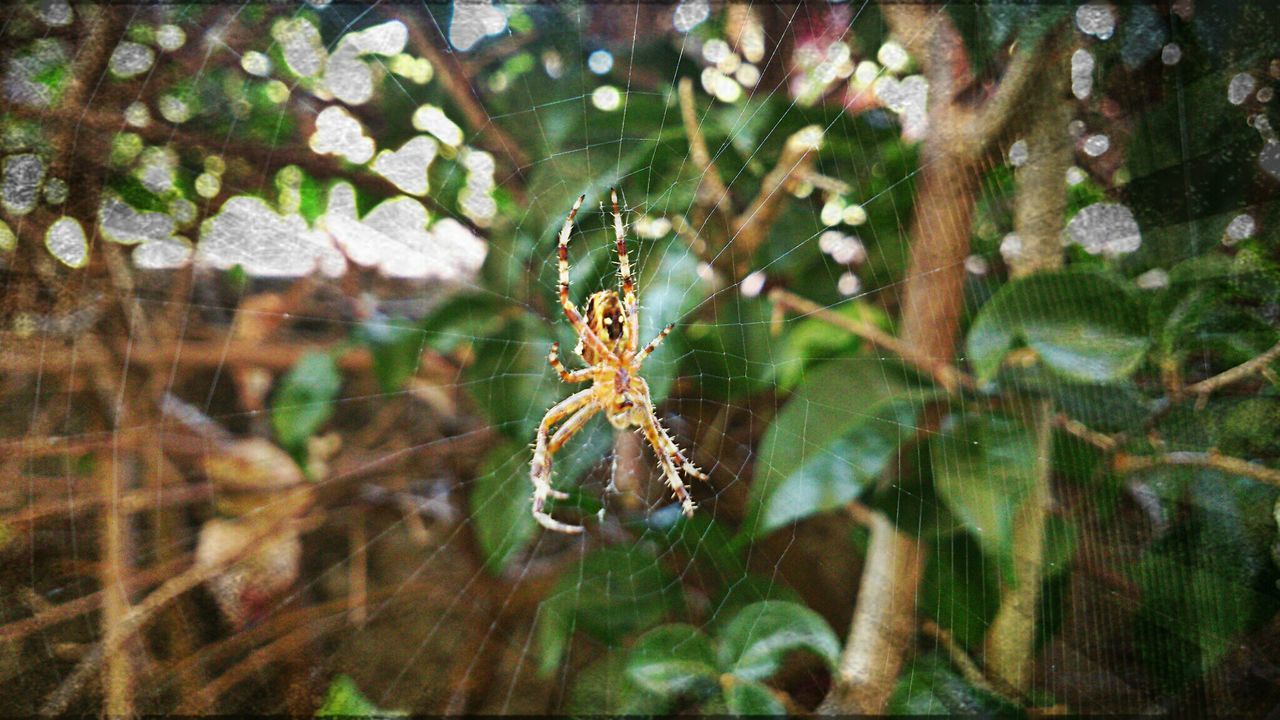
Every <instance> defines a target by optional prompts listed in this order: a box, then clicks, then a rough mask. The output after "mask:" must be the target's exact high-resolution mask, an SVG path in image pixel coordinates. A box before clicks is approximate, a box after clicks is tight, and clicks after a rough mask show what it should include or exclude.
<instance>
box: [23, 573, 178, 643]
mask: <svg viewBox="0 0 1280 720" xmlns="http://www.w3.org/2000/svg"><path fill="white" fill-rule="evenodd" d="M190 564H191V557H190V556H184V557H179V558H174V559H173V560H170V561H168V562H164V563H161V564H159V565H156V566H155V567H151V568H147V569H146V570H142V571H139V572H136V573H133V574H132V575H130V576H129V577H128V578H127V579H126V580H125V588H126V589H127V590H128V591H129V592H136V591H138V590H141V589H143V588H145V587H149V586H151V585H154V584H155V583H157V582H160V580H162V579H163V578H167V577H171V576H172V575H173V574H174V573H176V572H179V571H180V570H181V569H182V568H184V567H186V566H188V565H190ZM102 601H103V591H101V590H99V591H98V592H95V593H90V594H88V595H85V596H84V597H79V598H76V599H75V600H68V601H67V602H64V603H62V604H60V605H54V606H53V607H51V608H49V609H48V610H44V611H41V612H39V613H37V614H35V615H32V616H31V617H28V618H23V619H22V620H16V621H14V622H11V623H9V624H8V625H4V626H0V641H6V640H7V641H11V642H18V641H20V640H22V639H23V638H25V637H26V636H28V635H30V634H31V633H34V632H39V631H40V630H43V629H45V628H47V627H52V626H54V625H57V624H58V623H62V622H66V621H68V620H72V619H75V618H78V617H80V616H81V615H84V614H85V613H89V612H93V611H94V610H96V609H98V608H99V607H101V606H102Z"/></svg>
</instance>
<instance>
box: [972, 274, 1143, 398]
mask: <svg viewBox="0 0 1280 720" xmlns="http://www.w3.org/2000/svg"><path fill="white" fill-rule="evenodd" d="M1018 341H1022V342H1025V343H1026V344H1027V345H1028V346H1030V347H1031V348H1032V349H1033V350H1035V351H1036V353H1037V354H1038V355H1039V356H1040V359H1041V361H1042V362H1043V363H1044V364H1045V366H1046V367H1048V368H1049V369H1050V370H1052V371H1053V372H1054V373H1056V374H1058V375H1060V376H1062V377H1064V378H1066V379H1070V380H1076V381H1080V382H1115V381H1117V380H1121V379H1123V378H1125V377H1127V376H1128V375H1129V374H1131V373H1132V372H1133V371H1134V370H1136V369H1137V368H1138V365H1139V364H1140V363H1141V362H1142V359H1143V357H1144V356H1145V354H1146V350H1147V345H1148V339H1147V335H1146V327H1145V323H1144V321H1143V317H1142V314H1141V312H1140V309H1139V307H1138V304H1137V302H1136V300H1135V298H1134V297H1133V293H1132V291H1131V290H1130V289H1129V287H1128V286H1127V285H1125V284H1124V283H1123V282H1121V281H1120V280H1118V279H1116V278H1114V277H1111V276H1110V275H1105V274H1102V273H1096V272H1082V271H1075V270H1066V271H1061V272H1056V273H1041V274H1037V275H1031V276H1028V277H1025V278H1022V279H1020V280H1014V281H1012V282H1010V283H1009V284H1007V285H1005V286H1004V287H1003V288H1001V289H1000V291H999V292H997V293H996V295H995V297H993V298H991V300H990V301H989V302H988V303H987V304H986V305H984V306H983V308H982V310H981V311H980V312H979V313H978V317H977V319H976V320H975V321H974V323H973V326H972V327H971V328H970V330H969V336H968V339H967V345H968V352H969V361H970V362H971V363H972V364H973V367H974V369H975V370H976V371H977V374H978V376H979V377H980V378H982V379H984V380H989V379H991V378H993V377H995V374H996V371H997V370H998V369H999V368H1000V361H1001V360H1003V359H1004V356H1005V353H1007V352H1008V351H1009V350H1010V349H1012V347H1013V345H1014V344H1015V343H1016V342H1018Z"/></svg>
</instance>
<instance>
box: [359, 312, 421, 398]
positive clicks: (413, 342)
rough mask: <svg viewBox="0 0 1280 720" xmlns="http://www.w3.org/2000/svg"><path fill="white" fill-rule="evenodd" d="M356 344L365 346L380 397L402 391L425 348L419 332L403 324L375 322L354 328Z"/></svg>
mask: <svg viewBox="0 0 1280 720" xmlns="http://www.w3.org/2000/svg"><path fill="white" fill-rule="evenodd" d="M355 335H356V340H357V341H359V342H362V343H364V344H365V345H367V346H368V348H369V352H370V353H371V354H372V355H373V373H374V375H376V376H377V378H378V387H380V388H381V389H382V392H384V393H392V392H396V391H399V390H401V389H403V388H404V384H405V383H406V382H407V381H408V380H409V378H410V377H412V376H413V374H414V373H415V372H417V371H418V359H419V358H420V357H421V356H422V348H423V346H424V345H425V344H426V340H425V335H424V334H423V332H422V331H421V330H419V329H418V328H417V327H414V326H413V325H411V324H409V323H408V322H407V321H404V320H389V319H386V318H376V319H369V320H366V321H364V322H362V323H360V325H358V326H357V327H356V331H355Z"/></svg>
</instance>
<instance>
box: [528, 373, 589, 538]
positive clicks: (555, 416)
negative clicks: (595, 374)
mask: <svg viewBox="0 0 1280 720" xmlns="http://www.w3.org/2000/svg"><path fill="white" fill-rule="evenodd" d="M593 405H595V398H594V396H593V391H592V389H591V388H585V389H583V390H579V391H578V392H576V393H574V394H572V395H570V396H569V397H567V398H565V399H564V400H561V401H560V402H559V403H557V404H556V405H555V406H553V407H552V408H551V409H550V410H548V411H547V414H546V415H544V416H543V418H542V422H541V423H539V425H538V438H537V440H536V441H534V450H533V463H532V465H530V467H529V480H530V481H531V482H532V483H533V517H534V519H535V520H537V521H538V524H539V525H542V526H543V527H545V528H547V529H548V530H555V531H556V532H563V533H580V532H582V527H581V526H578V525H567V524H565V523H562V522H559V521H557V520H554V519H552V518H551V516H550V515H547V514H546V512H544V511H543V509H542V508H543V507H544V506H545V505H546V503H547V498H556V499H559V500H563V499H565V498H567V497H568V495H566V494H565V493H563V492H560V491H558V490H554V489H552V487H551V456H552V455H553V454H554V453H555V450H553V449H549V448H548V447H547V433H549V432H550V431H551V426H553V425H555V424H556V423H557V422H560V421H561V420H563V419H565V418H570V420H569V423H566V425H569V424H572V423H573V421H574V419H575V418H573V417H570V416H572V415H574V413H576V412H578V411H579V410H581V409H583V408H587V407H590V406H593ZM582 422H585V420H583V421H581V422H579V424H578V428H580V427H581V423H582ZM563 431H564V428H563V427H562V428H561V429H560V432H557V433H556V436H555V438H556V439H558V440H559V441H560V443H559V445H556V446H555V449H559V447H560V446H561V445H563V444H564V442H565V441H566V440H568V439H569V436H570V435H572V434H573V432H575V431H576V429H575V430H574V431H570V432H568V433H564V432H563ZM562 435H563V437H562ZM553 444H554V442H553Z"/></svg>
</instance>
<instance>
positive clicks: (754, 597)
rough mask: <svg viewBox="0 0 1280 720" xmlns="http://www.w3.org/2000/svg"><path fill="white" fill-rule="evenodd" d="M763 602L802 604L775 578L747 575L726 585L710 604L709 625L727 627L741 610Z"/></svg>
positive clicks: (793, 592) (794, 594)
mask: <svg viewBox="0 0 1280 720" xmlns="http://www.w3.org/2000/svg"><path fill="white" fill-rule="evenodd" d="M764 600H780V601H785V602H789V603H800V602H803V600H802V599H801V597H800V594H799V593H797V592H796V591H795V590H792V589H791V588H789V587H787V586H786V585H783V584H781V583H779V582H778V581H777V579H776V578H772V577H764V576H762V575H747V576H745V577H742V578H739V579H736V580H734V581H733V582H731V583H729V584H728V585H726V586H725V588H724V590H723V591H722V592H721V593H720V594H719V595H717V596H716V597H715V599H714V600H713V601H712V602H711V607H710V611H709V615H710V616H711V621H710V625H711V626H712V627H717V628H718V627H722V626H724V625H727V624H728V623H729V621H730V620H732V619H733V618H735V617H737V615H738V613H739V612H741V611H742V609H743V608H745V607H747V606H748V605H751V604H753V603H758V602H762V601H764ZM717 634H718V633H717Z"/></svg>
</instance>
